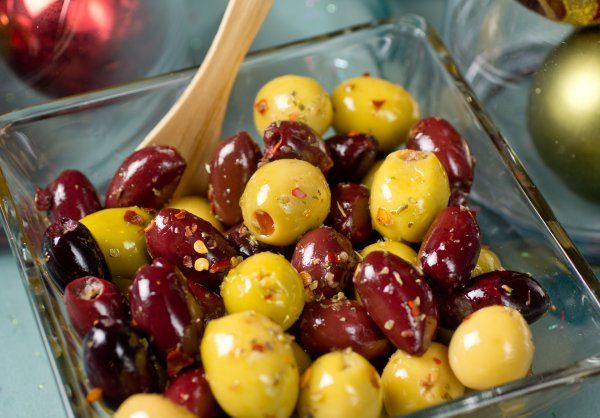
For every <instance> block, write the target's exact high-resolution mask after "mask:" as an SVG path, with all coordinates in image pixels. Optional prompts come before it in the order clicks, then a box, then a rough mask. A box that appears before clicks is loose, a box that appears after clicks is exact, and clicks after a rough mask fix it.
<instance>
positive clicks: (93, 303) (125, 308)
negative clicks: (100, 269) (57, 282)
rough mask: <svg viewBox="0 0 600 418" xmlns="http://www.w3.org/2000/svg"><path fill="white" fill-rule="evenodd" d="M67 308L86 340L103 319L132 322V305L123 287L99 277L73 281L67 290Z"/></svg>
mask: <svg viewBox="0 0 600 418" xmlns="http://www.w3.org/2000/svg"><path fill="white" fill-rule="evenodd" d="M64 301H65V307H66V308H67V312H68V314H69V319H70V320H71V324H72V325H73V328H75V331H77V333H78V334H79V335H80V336H81V337H83V336H84V335H85V334H86V333H87V332H88V331H89V330H90V329H91V328H92V326H93V325H94V324H96V323H98V322H99V321H101V320H112V321H121V322H125V323H126V322H129V303H128V302H127V299H125V296H123V294H122V293H121V291H120V290H119V288H118V287H117V286H115V285H114V284H112V283H110V282H107V281H106V280H102V279H99V278H98V277H93V276H85V277H81V278H79V279H75V280H73V281H72V282H71V283H69V284H68V285H67V287H66V289H65V294H64Z"/></svg>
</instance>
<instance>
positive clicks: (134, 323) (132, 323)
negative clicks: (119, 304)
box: [131, 319, 138, 327]
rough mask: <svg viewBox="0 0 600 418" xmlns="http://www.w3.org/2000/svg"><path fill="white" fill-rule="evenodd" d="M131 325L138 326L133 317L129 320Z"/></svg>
mask: <svg viewBox="0 0 600 418" xmlns="http://www.w3.org/2000/svg"><path fill="white" fill-rule="evenodd" d="M131 326H132V327H137V326H138V323H137V321H136V320H135V319H132V320H131Z"/></svg>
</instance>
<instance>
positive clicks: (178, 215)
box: [175, 209, 185, 219]
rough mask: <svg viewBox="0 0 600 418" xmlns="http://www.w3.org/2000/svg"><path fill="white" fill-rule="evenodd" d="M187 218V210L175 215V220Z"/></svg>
mask: <svg viewBox="0 0 600 418" xmlns="http://www.w3.org/2000/svg"><path fill="white" fill-rule="evenodd" d="M183 218H185V210H183V209H181V210H180V211H179V212H177V213H176V214H175V219H183Z"/></svg>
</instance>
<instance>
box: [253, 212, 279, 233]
mask: <svg viewBox="0 0 600 418" xmlns="http://www.w3.org/2000/svg"><path fill="white" fill-rule="evenodd" d="M254 221H255V222H256V223H255V225H256V226H257V227H258V232H259V233H260V234H261V235H271V234H272V233H273V232H275V222H273V218H271V215H269V214H268V213H267V212H265V211H263V210H257V211H255V212H254Z"/></svg>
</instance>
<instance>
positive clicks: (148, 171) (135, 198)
mask: <svg viewBox="0 0 600 418" xmlns="http://www.w3.org/2000/svg"><path fill="white" fill-rule="evenodd" d="M185 166H186V164H185V160H184V159H183V157H181V155H179V153H178V152H177V150H176V149H175V148H173V147H170V146H166V145H153V146H150V147H146V148H142V149H140V150H138V151H135V152H134V153H133V154H131V155H130V156H129V157H127V158H126V159H125V161H124V162H123V164H121V167H119V169H118V170H117V172H116V173H115V175H114V177H113V178H112V180H111V182H110V184H109V186H108V190H107V191H106V207H107V208H118V207H127V206H140V207H142V208H150V209H160V208H162V207H163V206H164V205H165V204H166V203H167V202H168V201H169V199H171V197H172V196H173V193H174V192H175V189H176V188H177V185H178V184H179V180H181V176H182V175H183V171H184V170H185Z"/></svg>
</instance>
